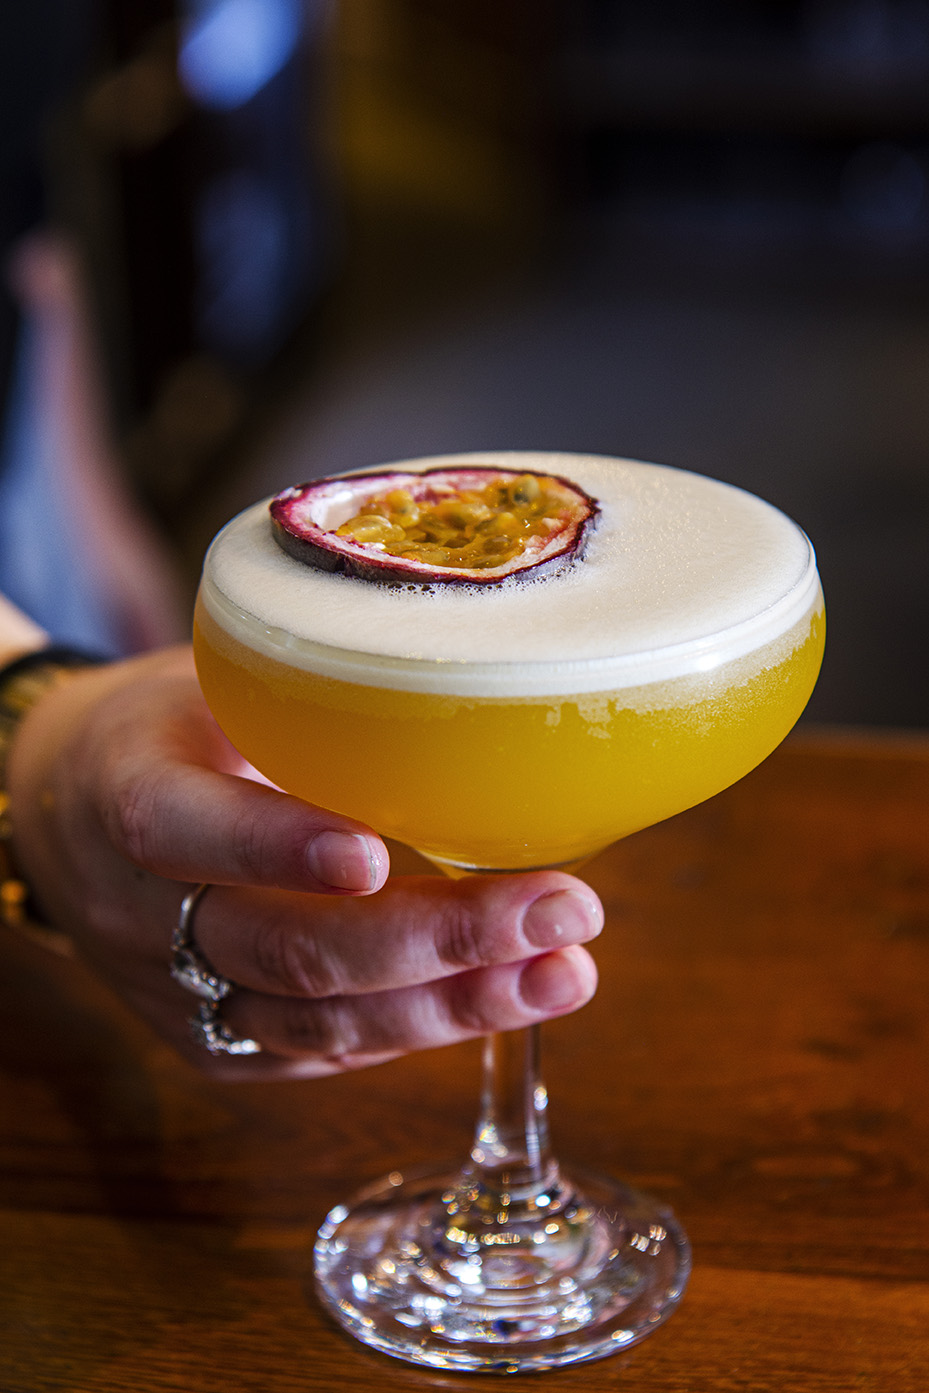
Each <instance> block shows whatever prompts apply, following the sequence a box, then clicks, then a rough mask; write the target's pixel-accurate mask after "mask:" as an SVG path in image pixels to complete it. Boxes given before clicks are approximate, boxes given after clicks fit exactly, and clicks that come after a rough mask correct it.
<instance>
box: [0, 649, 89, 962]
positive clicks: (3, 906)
mask: <svg viewBox="0 0 929 1393" xmlns="http://www.w3.org/2000/svg"><path fill="white" fill-rule="evenodd" d="M103 661H105V660H104V659H102V658H100V657H98V656H97V655H95V654H91V653H85V652H83V651H82V650H80V649H75V648H62V647H54V648H42V649H38V650H36V651H35V652H32V653H26V654H24V655H23V656H22V657H19V658H16V659H15V660H14V661H13V662H11V663H8V664H7V666H6V667H4V668H2V669H0V923H2V924H5V925H6V926H7V927H8V928H10V929H14V930H15V931H16V932H17V933H20V934H25V935H26V936H27V937H30V938H34V939H37V940H39V941H40V942H41V943H42V944H43V945H44V946H45V947H47V948H52V949H54V950H55V951H56V952H58V953H64V954H70V953H71V951H72V950H71V943H70V940H69V938H68V937H67V935H66V934H64V933H62V932H61V931H60V930H57V929H53V928H51V927H49V925H47V924H45V923H44V922H43V920H42V918H41V916H40V914H39V912H38V910H37V908H36V906H35V902H34V897H33V894H32V890H31V889H30V886H29V884H28V882H27V881H26V879H25V878H24V877H23V876H22V875H21V874H20V872H19V869H18V867H17V865H16V859H15V856H14V854H13V824H12V818H11V816H10V797H9V793H8V791H7V780H6V766H7V757H8V754H9V750H10V746H11V745H12V743H13V738H14V736H15V734H16V731H17V729H18V728H19V724H20V722H21V721H22V720H23V718H24V717H25V716H26V715H28V713H29V712H30V711H31V710H32V708H33V706H35V705H36V703H37V702H38V701H39V700H41V698H42V697H43V696H45V694H46V693H47V692H49V691H52V690H54V688H56V687H59V686H62V685H63V684H64V683H65V682H67V681H69V680H70V678H72V677H73V676H74V675H75V674H76V673H77V672H79V671H81V670H82V669H83V668H87V667H93V666H95V665H96V664H98V663H100V662H103Z"/></svg>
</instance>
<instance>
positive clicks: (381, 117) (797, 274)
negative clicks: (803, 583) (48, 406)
mask: <svg viewBox="0 0 929 1393" xmlns="http://www.w3.org/2000/svg"><path fill="white" fill-rule="evenodd" d="M92 53H93V61H92V64H91V80H90V81H89V82H88V83H87V84H85V85H84V86H83V87H82V88H81V89H80V92H79V96H78V97H77V98H76V99H75V101H74V103H73V104H72V106H71V107H70V108H69V110H68V113H67V116H66V119H64V120H62V121H60V122H59V123H58V126H57V128H56V137H55V139H54V140H53V141H52V143H51V149H52V151H53V161H52V168H53V169H54V171H55V180H54V187H55V189H56V191H57V198H58V200H59V211H60V216H61V217H62V219H63V220H64V221H66V223H67V224H68V226H70V227H71V228H73V229H74V235H75V237H76V238H77V239H78V241H79V244H80V246H81V248H82V251H83V255H84V258H85V262H86V264H87V265H88V266H89V267H90V270H91V282H92V284H93V286H94V288H95V289H94V294H93V300H92V303H93V305H94V313H95V316H96V319H97V322H98V323H99V325H100V326H101V329H102V342H103V345H104V356H105V362H106V381H107V390H108V396H109V401H110V403H111V407H112V411H113V416H114V421H115V430H116V436H117V439H118V441H119V448H120V451H121V454H122V457H123V458H124V460H125V461H126V467H127V469H128V471H129V474H130V477H131V479H132V483H133V488H134V489H135V491H136V492H137V494H138V496H139V497H140V498H141V499H142V500H143V501H144V504H145V507H146V508H147V509H148V510H149V511H150V513H151V514H153V515H154V516H155V517H156V518H157V520H158V523H159V526H160V527H161V528H162V529H163V530H164V532H165V534H166V535H167V536H168V537H169V539H170V541H171V544H172V546H174V547H175V548H176V550H177V553H178V555H179V556H180V558H181V564H182V567H183V570H184V575H185V584H186V585H187V586H188V587H192V586H193V585H194V584H195V579H196V569H197V564H198V561H199V557H200V555H201V554H202V550H203V547H204V545H205V544H206V542H207V541H208V539H209V537H210V535H212V532H213V531H214V530H215V529H216V527H217V526H219V525H220V524H221V523H222V522H223V521H224V520H225V518H226V517H227V516H228V515H229V513H230V512H231V511H232V510H233V509H235V508H238V507H239V506H242V505H244V504H245V503H247V502H249V501H251V500H252V499H253V498H255V497H257V496H260V495H262V494H264V493H267V492H271V491H274V490H276V489H278V488H280V487H282V486H283V485H284V484H287V483H291V482H297V481H300V480H302V479H304V478H309V477H311V476H313V475H318V474H321V473H328V472H330V471H334V470H338V469H345V468H357V467H363V466H367V465H372V464H375V463H379V462H381V461H384V460H388V459H392V458H400V457H404V456H409V455H415V454H422V453H431V452H444V451H452V450H459V449H479V450H485V449H486V450H491V449H493V448H507V447H509V448H540V449H574V450H580V451H601V452H606V453H611V454H621V455H630V456H633V457H638V458H644V459H650V460H658V461H661V462H663V463H670V464H675V465H680V466H683V467H685V468H691V469H696V470H699V471H701V472H705V473H709V474H713V475H716V476H718V477H720V478H723V479H726V480H729V481H732V482H734V483H737V484H740V485H743V486H745V487H746V488H749V489H751V490H753V491H755V492H757V493H760V494H762V495H763V496H765V497H767V498H768V499H770V500H771V501H772V502H774V503H776V504H778V505H779V506H780V507H782V508H784V509H785V510H786V511H787V512H788V513H790V514H791V515H792V516H794V517H795V518H796V519H797V520H798V521H799V522H800V523H801V524H802V525H803V526H804V527H805V528H806V529H807V531H808V532H809V533H810V535H811V537H812V538H813V541H814V543H815V545H816V547H817V551H818V554H819V557H820V562H821V570H822V573H823V579H824V584H825V587H826V592H827V601H828V604H829V611H830V626H831V627H830V646H829V651H828V656H827V662H826V666H825V669H824V672H823V677H822V680H821V683H820V686H819V688H818V691H817V693H816V695H815V697H814V699H813V702H812V704H811V706H810V710H809V716H810V717H812V718H815V719H817V720H821V721H838V722H849V723H873V724H882V725H891V726H910V725H923V724H925V723H926V721H927V718H929V658H927V654H926V647H927V640H929V628H927V615H929V585H927V553H929V547H927V538H929V526H927V522H929V471H927V463H929V3H927V0H848V3H838V0H798V3H777V4H775V3H761V2H760V0H756V2H755V3H752V2H751V0H738V2H737V0H729V2H728V3H727V0H716V2H715V3H711V2H710V0H696V2H694V0H342V3H336V4H332V5H328V4H326V5H324V4H314V3H312V2H311V0H307V3H300V0H183V2H182V0H177V3H166V2H165V0H134V2H133V3H110V4H109V5H108V6H105V7H104V10H103V14H102V18H101V20H100V23H99V28H98V29H97V31H96V37H95V42H94V45H93V50H92Z"/></svg>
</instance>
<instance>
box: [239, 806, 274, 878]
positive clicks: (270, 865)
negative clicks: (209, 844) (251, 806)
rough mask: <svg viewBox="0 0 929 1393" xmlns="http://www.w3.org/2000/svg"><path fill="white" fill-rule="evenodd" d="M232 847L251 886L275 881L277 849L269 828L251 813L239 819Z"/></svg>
mask: <svg viewBox="0 0 929 1393" xmlns="http://www.w3.org/2000/svg"><path fill="white" fill-rule="evenodd" d="M231 845H232V848H233V851H234V853H235V857H236V860H237V861H238V863H239V865H240V867H241V869H242V870H243V872H244V873H245V877H246V879H247V880H248V882H249V884H252V885H262V884H265V883H267V882H268V881H269V880H272V881H273V879H274V877H273V874H272V872H273V869H274V867H275V866H276V864H277V857H276V854H275V852H276V848H275V846H274V843H273V840H272V838H271V837H269V828H268V827H267V825H266V824H265V823H263V822H262V821H260V820H259V819H258V818H256V817H254V816H252V814H251V811H250V810H249V812H247V813H246V814H244V815H243V816H241V817H239V818H238V820H237V821H236V824H235V827H234V829H233V833H232V838H231Z"/></svg>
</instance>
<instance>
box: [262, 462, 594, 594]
mask: <svg viewBox="0 0 929 1393" xmlns="http://www.w3.org/2000/svg"><path fill="white" fill-rule="evenodd" d="M270 511H271V522H272V528H273V532H274V536H275V539H276V540H277V542H278V544H279V545H280V546H281V547H282V548H283V549H284V551H286V552H287V553H288V554H289V555H291V556H293V557H295V558H296V559H297V560H298V561H302V562H304V563H305V564H306V565H309V566H313V567H315V568H316V569H318V570H326V571H339V572H342V573H344V574H345V575H351V576H357V577H360V578H361V579H364V580H372V581H379V582H381V583H382V584H394V585H398V584H419V585H450V584H457V585H490V584H501V583H503V582H504V581H509V580H514V579H530V578H531V579H535V578H537V577H540V576H543V575H550V574H552V573H553V572H555V571H558V570H561V569H563V568H564V567H566V566H570V565H572V564H573V563H574V562H575V561H576V560H578V558H579V557H580V556H581V555H582V554H583V550H584V547H585V546H586V543H587V539H588V537H589V535H590V532H591V531H592V529H593V527H594V526H595V525H596V520H597V517H598V516H599V512H600V509H599V506H598V504H597V502H596V500H595V499H593V498H591V497H590V496H589V495H588V494H586V493H585V492H584V490H583V489H582V488H580V487H579V486H578V485H577V484H574V483H572V482H571V481H570V480H568V479H563V478H560V477H559V476H557V475H554V474H540V473H535V472H532V471H516V470H508V469H500V468H497V467H496V466H494V465H490V464H488V465H468V466H463V467H461V468H444V469H427V470H424V471H423V472H422V473H410V472H405V471H382V472H378V473H371V474H353V475H340V476H336V477H333V478H328V479H317V480H315V481H314V482H312V483H308V484H300V485H298V486H296V487H294V488H289V489H285V490H284V492H283V493H280V494H278V495H277V497H276V498H274V499H273V500H272V502H271V506H270Z"/></svg>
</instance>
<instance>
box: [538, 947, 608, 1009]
mask: <svg viewBox="0 0 929 1393" xmlns="http://www.w3.org/2000/svg"><path fill="white" fill-rule="evenodd" d="M596 985H597V982H596V975H595V969H594V966H593V963H592V962H591V960H590V958H588V956H587V954H586V953H584V954H581V953H572V952H571V951H570V950H569V951H566V952H564V953H546V954H545V956H544V957H541V958H533V959H532V961H531V962H529V963H527V964H526V966H525V967H524V968H523V970H522V973H521V974H520V978H519V991H520V995H521V997H522V999H523V1001H524V1002H525V1004H526V1005H527V1006H528V1007H529V1009H530V1010H532V1011H538V1012H539V1013H540V1014H546V1013H549V1012H554V1011H570V1010H571V1009H572V1008H573V1007H576V1006H583V1004H584V1002H585V1001H588V1000H589V999H590V997H591V996H593V993H594V988H595V987H596Z"/></svg>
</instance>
